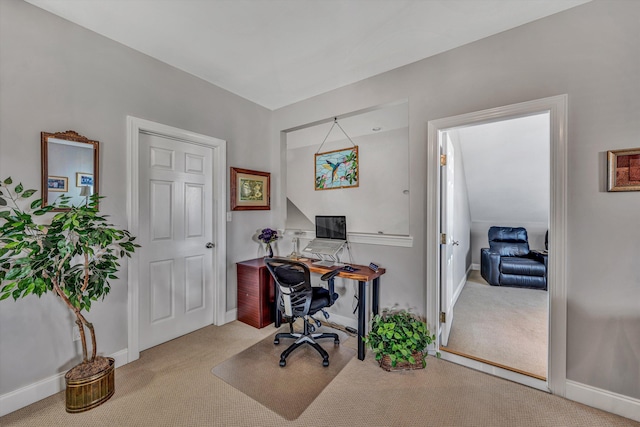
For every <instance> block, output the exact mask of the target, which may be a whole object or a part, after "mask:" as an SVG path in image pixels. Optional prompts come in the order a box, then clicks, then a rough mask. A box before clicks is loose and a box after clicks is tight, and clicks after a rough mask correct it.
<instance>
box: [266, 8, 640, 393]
mask: <svg viewBox="0 0 640 427" xmlns="http://www.w3.org/2000/svg"><path fill="white" fill-rule="evenodd" d="M639 22H640V2H637V1H597V0H596V1H594V2H591V3H587V4H585V5H583V6H578V7H576V8H574V9H571V10H569V11H566V12H562V13H559V14H557V15H553V16H551V17H548V18H545V19H541V20H539V21H536V22H533V23H531V24H528V25H524V26H522V27H519V28H516V29H513V30H510V31H507V32H504V33H501V34H498V35H496V36H493V37H489V38H486V39H483V40H480V41H478V42H475V43H472V44H469V45H466V46H463V47H461V48H458V49H455V50H453V51H450V52H446V53H443V54H440V55H438V56H435V57H432V58H428V59H425V60H423V61H420V62H417V63H415V64H412V65H409V66H406V67H401V68H398V69H396V70H393V71H391V72H388V73H384V74H381V75H379V76H376V77H373V78H370V79H367V80H364V81H361V82H358V83H355V84H352V85H349V86H346V87H344V88H341V89H338V90H335V91H331V92H328V93H326V94H323V95H320V96H317V97H314V98H311V99H308V100H305V101H302V102H299V103H296V104H294V105H291V106H287V107H284V108H282V109H279V110H277V111H275V120H274V135H273V141H274V144H273V147H272V152H273V155H272V158H273V160H274V165H273V167H272V169H273V170H279V169H280V168H281V167H283V166H284V165H285V158H284V155H283V154H282V153H283V148H282V141H281V136H280V134H279V131H281V130H283V129H288V128H292V127H295V126H300V125H303V124H306V123H312V122H314V121H317V120H325V119H327V118H331V117H334V116H336V115H340V114H345V113H348V112H351V111H357V110H360V109H364V108H367V107H371V106H374V105H380V104H384V103H386V102H390V101H392V100H395V99H401V98H404V97H407V98H408V99H409V164H408V168H409V170H410V178H409V180H410V202H409V203H410V211H409V217H410V226H409V228H410V234H411V235H412V236H413V237H414V247H413V248H393V247H383V246H371V245H358V246H357V247H354V251H353V252H354V258H355V261H356V262H359V263H367V262H369V261H370V260H374V259H378V260H381V262H382V263H383V265H384V266H385V267H387V268H388V273H387V274H386V275H385V276H384V277H383V279H382V285H381V288H382V289H381V304H382V306H383V307H384V306H389V305H392V304H394V303H396V302H398V303H400V304H401V305H415V304H419V305H420V310H423V311H424V304H423V301H424V295H425V287H426V286H436V284H434V283H426V284H425V282H426V272H425V267H424V264H425V259H426V258H427V257H428V256H430V254H428V253H426V250H425V239H424V236H425V235H426V230H425V222H426V216H425V215H426V214H425V207H426V200H425V198H426V176H427V166H426V160H427V122H428V121H429V120H433V119H438V118H443V117H449V116H454V115H458V114H463V113H469V112H473V111H479V110H483V109H487V108H492V107H498V106H503V105H509V104H514V103H518V102H523V101H529V100H533V99H539V98H544V97H549V96H554V95H560V94H565V93H566V94H568V96H569V130H568V135H569V141H568V145H569V146H568V159H569V160H568V163H569V165H568V167H569V171H568V220H567V223H568V230H567V239H568V242H567V247H568V254H567V262H568V266H567V276H568V277H567V280H568V283H567V292H568V296H567V298H568V321H567V323H568V324H567V333H568V338H567V375H568V378H569V379H570V380H573V381H577V382H579V383H584V384H587V385H590V386H593V387H598V388H601V389H604V390H609V391H612V392H615V393H619V394H622V395H626V396H630V397H633V398H636V399H637V398H640V365H639V364H638V360H639V359H640V334H639V333H638V325H639V324H640V269H638V260H639V259H640V245H639V244H638V242H640V226H639V221H638V212H640V197H638V193H626V194H613V193H607V192H606V191H605V182H606V157H605V154H606V151H607V150H609V149H619V148H631V147H637V146H638V145H639V142H638V135H639V134H640V120H638V117H640V79H638V76H639V75H640V49H638V40H640V25H639ZM283 169H284V168H283ZM282 173H283V175H284V174H286V171H284V170H283V172H282ZM274 183H275V186H276V191H275V194H274V197H275V200H276V203H275V204H274V208H275V209H276V211H275V213H276V214H277V215H278V216H277V217H278V218H279V222H280V223H284V217H285V212H286V211H285V208H286V204H285V202H284V200H285V198H284V194H283V191H282V189H283V188H284V181H283V176H276V177H275V180H274ZM362 215H375V212H362ZM353 246H356V245H353ZM431 326H432V327H433V325H431Z"/></svg>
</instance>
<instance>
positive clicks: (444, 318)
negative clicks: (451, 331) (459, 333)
mask: <svg viewBox="0 0 640 427" xmlns="http://www.w3.org/2000/svg"><path fill="white" fill-rule="evenodd" d="M440 323H447V313H445V312H444V311H441V312H440Z"/></svg>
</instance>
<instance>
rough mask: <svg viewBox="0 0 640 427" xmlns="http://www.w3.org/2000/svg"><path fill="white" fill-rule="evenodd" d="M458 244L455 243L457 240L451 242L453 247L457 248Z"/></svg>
mask: <svg viewBox="0 0 640 427" xmlns="http://www.w3.org/2000/svg"><path fill="white" fill-rule="evenodd" d="M459 244H460V243H458V241H457V240H454V241H453V242H452V245H453V246H458V245H459Z"/></svg>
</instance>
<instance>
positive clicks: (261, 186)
mask: <svg viewBox="0 0 640 427" xmlns="http://www.w3.org/2000/svg"><path fill="white" fill-rule="evenodd" d="M270 185H271V174H270V173H269V172H259V171H252V170H249V169H240V168H233V167H232V168H231V210H232V211H251V210H269V209H271V204H270V197H271V196H270Z"/></svg>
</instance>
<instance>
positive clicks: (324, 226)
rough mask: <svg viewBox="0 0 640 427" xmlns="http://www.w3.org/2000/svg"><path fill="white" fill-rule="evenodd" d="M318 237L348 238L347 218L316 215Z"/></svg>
mask: <svg viewBox="0 0 640 427" xmlns="http://www.w3.org/2000/svg"><path fill="white" fill-rule="evenodd" d="M316 238H318V239H337V240H347V218H346V217H345V216H329V215H316Z"/></svg>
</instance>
